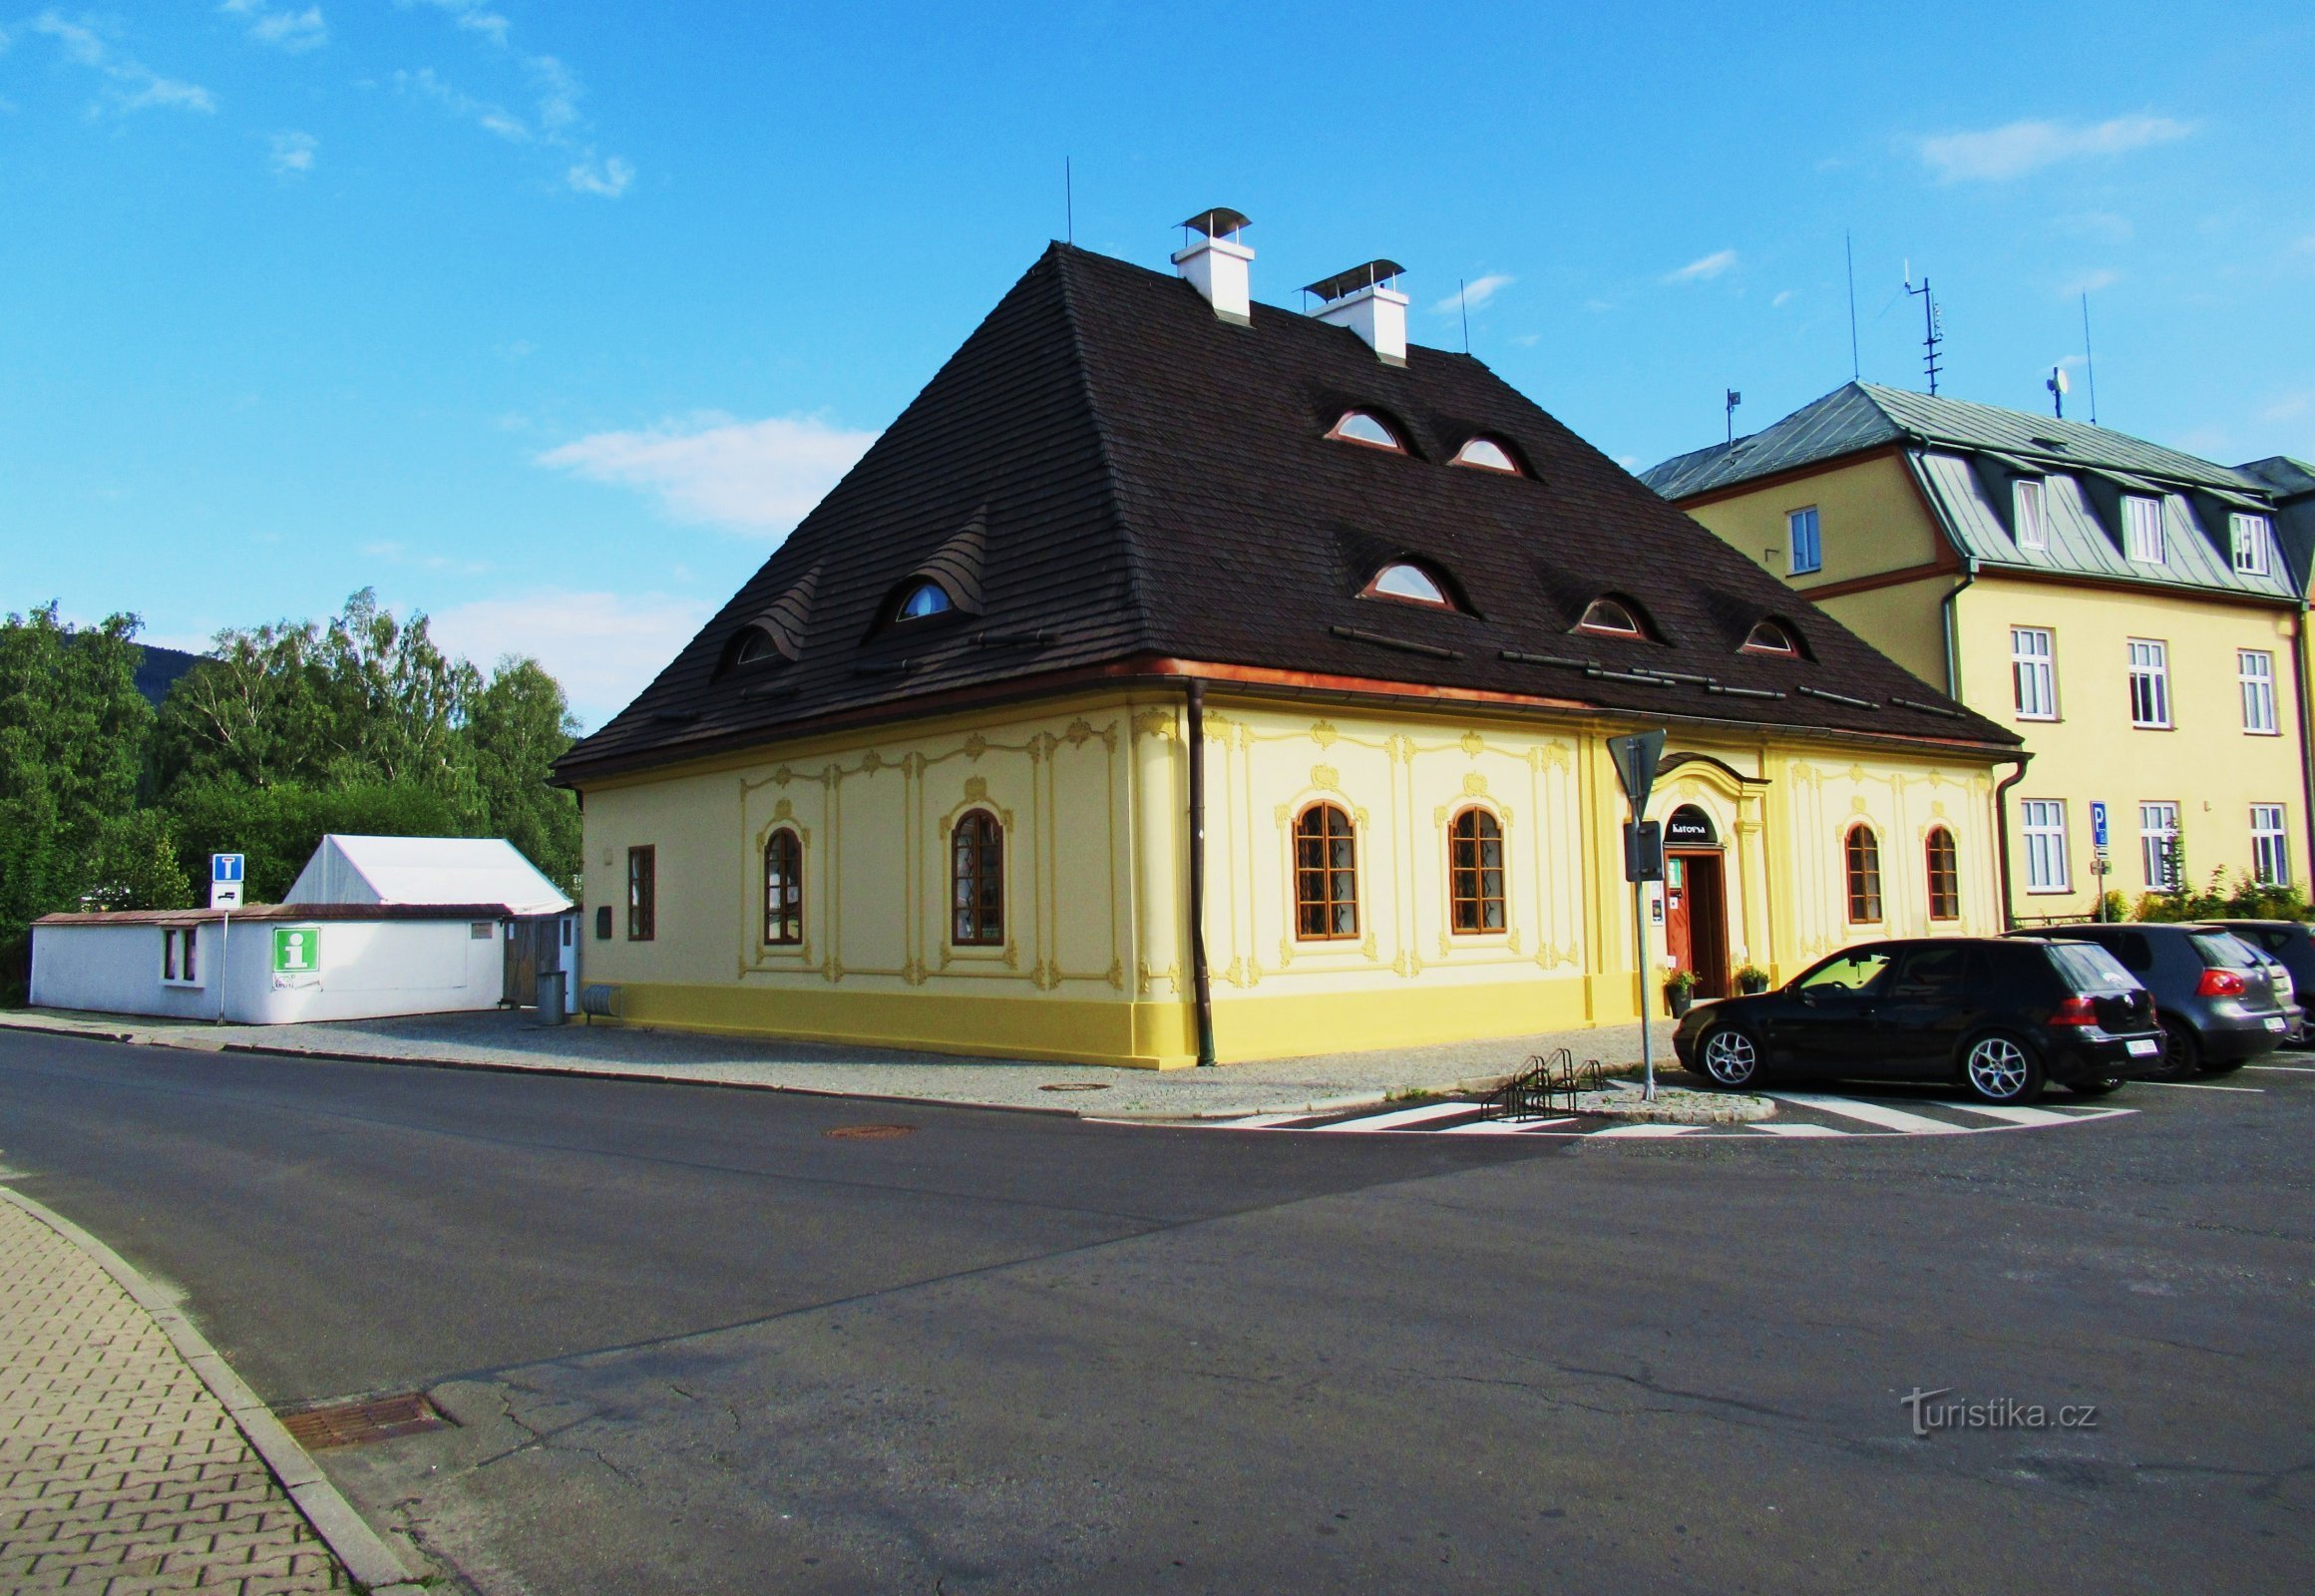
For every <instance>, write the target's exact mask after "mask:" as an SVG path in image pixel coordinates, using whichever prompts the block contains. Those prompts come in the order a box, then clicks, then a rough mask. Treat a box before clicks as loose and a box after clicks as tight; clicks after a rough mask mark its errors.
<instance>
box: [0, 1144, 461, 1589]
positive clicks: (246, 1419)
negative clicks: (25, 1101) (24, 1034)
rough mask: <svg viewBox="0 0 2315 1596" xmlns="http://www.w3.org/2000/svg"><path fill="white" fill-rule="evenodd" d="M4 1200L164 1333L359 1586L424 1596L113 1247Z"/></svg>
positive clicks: (45, 1211) (23, 1201) (40, 1209)
mask: <svg viewBox="0 0 2315 1596" xmlns="http://www.w3.org/2000/svg"><path fill="white" fill-rule="evenodd" d="M0 1201H5V1202H8V1203H11V1204H13V1205H15V1206H16V1207H17V1208H19V1209H21V1210H22V1211H23V1212H25V1213H26V1214H29V1215H30V1216H31V1217H32V1218H34V1219H37V1220H39V1221H40V1222H41V1223H42V1224H44V1225H46V1226H47V1227H48V1228H49V1229H51V1230H53V1231H55V1232H56V1233H57V1234H58V1235H60V1236H62V1237H63V1238H64V1239H65V1240H67V1241H69V1242H71V1243H72V1244H73V1245H74V1246H76V1247H78V1248H80V1250H81V1251H82V1252H84V1253H87V1254H88V1255H89V1257H91V1258H92V1259H94V1260H95V1261H96V1263H97V1265H98V1267H100V1268H101V1269H103V1270H104V1271H105V1273H106V1274H108V1275H110V1276H112V1277H113V1280H114V1281H115V1283H116V1284H118V1285H119V1286H120V1287H121V1289H122V1290H123V1291H125V1292H127V1293H128V1294H129V1296H130V1298H131V1299H132V1300H133V1301H135V1302H136V1304H137V1306H138V1307H140V1308H142V1309H144V1310H145V1312H146V1314H147V1315H148V1316H149V1317H151V1319H152V1320H153V1322H154V1324H155V1325H157V1326H159V1327H160V1329H161V1333H162V1334H163V1335H165V1336H167V1337H168V1338H169V1342H170V1345H171V1346H173V1347H175V1348H176V1349H177V1354H178V1356H179V1357H180V1358H183V1359H184V1360H185V1362H186V1365H187V1367H188V1368H190V1369H192V1370H193V1373H194V1374H196V1375H198V1376H199V1377H200V1380H201V1384H202V1385H204V1386H206V1387H207V1388H208V1390H209V1394H210V1395H211V1396H213V1397H216V1399H217V1401H218V1403H219V1404H220V1405H221V1406H222V1407H223V1408H224V1410H225V1413H226V1415H227V1416H228V1417H230V1418H231V1419H232V1420H233V1423H234V1424H235V1425H236V1426H238V1427H239V1429H240V1431H241V1433H242V1434H243V1435H244V1436H245V1437H247V1439H248V1442H249V1445H250V1448H251V1449H252V1450H254V1451H255V1452H256V1453H257V1456H258V1458H259V1459H260V1460H261V1461H263V1463H264V1464H265V1466H266V1468H267V1469H269V1470H270V1471H271V1472H272V1474H273V1477H274V1478H275V1479H276V1480H278V1481H279V1482H280V1485H281V1488H282V1489H283V1490H284V1491H286V1492H287V1493H288V1495H289V1499H290V1500H291V1501H293V1502H295V1503H296V1504H297V1508H298V1510H299V1511H300V1512H302V1513H303V1514H304V1515H305V1519H306V1522H307V1523H309V1524H311V1525H312V1526H313V1529H314V1533H315V1534H317V1535H319V1536H320V1537H321V1539H322V1543H323V1544H324V1545H326V1546H328V1547H329V1549H330V1552H331V1553H332V1554H333V1555H334V1556H335V1557H336V1558H337V1560H338V1562H339V1564H340V1565H342V1566H343V1567H344V1569H345V1571H346V1573H347V1575H348V1576H349V1577H350V1578H351V1579H352V1580H353V1581H354V1583H355V1584H356V1585H357V1586H359V1587H361V1588H362V1589H364V1590H366V1591H368V1592H369V1593H370V1596H424V1593H425V1587H423V1586H422V1585H420V1584H419V1583H418V1582H417V1581H416V1579H415V1578H414V1576H413V1575H412V1574H411V1572H410V1570H409V1569H408V1568H407V1567H405V1566H404V1565H403V1562H402V1559H401V1558H400V1557H398V1556H396V1555H395V1553H394V1550H393V1548H392V1547H390V1546H388V1545H387V1544H386V1543H385V1541H384V1540H382V1539H380V1538H379V1536H378V1532H377V1531H376V1530H374V1529H372V1528H371V1527H370V1526H369V1525H368V1524H367V1523H366V1522H364V1521H363V1519H362V1517H361V1515H360V1514H358V1513H356V1512H355V1511H354V1510H353V1508H352V1507H351V1506H349V1505H348V1504H347V1502H346V1499H345V1497H344V1496H342V1495H340V1494H339V1493H338V1488H337V1487H336V1486H335V1485H332V1484H331V1483H330V1482H329V1480H328V1478H327V1477H326V1476H325V1475H324V1474H323V1473H322V1471H321V1469H320V1468H319V1467H318V1466H317V1465H316V1464H315V1463H314V1460H313V1458H312V1456H311V1455H310V1454H308V1453H307V1451H306V1450H305V1448H304V1447H302V1446H300V1445H298V1444H297V1442H296V1441H295V1440H294V1439H293V1438H291V1436H290V1433H289V1431H288V1430H286V1429H284V1428H282V1427H281V1421H280V1420H279V1419H277V1418H275V1417H274V1416H273V1410H272V1409H271V1408H269V1407H267V1406H266V1405H265V1404H264V1403H263V1402H262V1401H259V1400H258V1399H257V1394H256V1393H255V1392H253V1391H251V1390H250V1389H249V1387H248V1383H247V1382H245V1381H244V1380H242V1379H241V1377H240V1376H238V1375H236V1374H234V1373H233V1371H232V1369H231V1368H230V1367H229V1366H228V1365H227V1364H226V1363H225V1361H224V1360H223V1359H222V1358H219V1357H218V1356H217V1353H216V1349H215V1348H213V1347H211V1346H210V1345H209V1344H208V1340H207V1338H205V1337H204V1336H202V1335H201V1333H200V1332H199V1331H197V1330H195V1329H194V1328H193V1322H192V1321H191V1320H189V1319H187V1318H186V1317H185V1314H184V1313H183V1311H181V1310H180V1309H179V1308H178V1307H177V1306H176V1305H175V1304H174V1303H172V1302H170V1300H169V1299H168V1298H166V1297H164V1296H163V1295H162V1294H161V1293H160V1292H158V1291H156V1290H155V1289H154V1287H153V1283H152V1282H151V1281H149V1280H147V1279H146V1278H145V1277H144V1276H143V1275H142V1274H140V1273H139V1272H138V1271H137V1269H136V1267H135V1266H134V1265H132V1264H131V1263H130V1262H129V1261H128V1260H127V1259H125V1258H123V1257H122V1256H121V1255H120V1254H119V1253H117V1252H115V1251H113V1249H112V1248H110V1247H108V1246H106V1245H105V1244H104V1243H103V1242H101V1241H99V1240H98V1239H97V1238H96V1237H94V1236H92V1235H90V1234H89V1233H88V1232H87V1231H85V1230H83V1229H82V1228H81V1227H80V1226H78V1225H76V1224H74V1223H73V1222H72V1221H71V1220H69V1219H67V1218H65V1217H64V1215H62V1214H60V1213H57V1212H56V1211H55V1210H53V1209H51V1208H49V1207H47V1206H46V1205H45V1204H42V1203H37V1202H35V1201H33V1200H32V1199H31V1198H30V1197H27V1196H25V1195H24V1194H23V1193H22V1192H19V1191H15V1190H12V1189H10V1188H9V1187H6V1186H0Z"/></svg>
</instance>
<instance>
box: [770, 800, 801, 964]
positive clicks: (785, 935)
mask: <svg viewBox="0 0 2315 1596" xmlns="http://www.w3.org/2000/svg"><path fill="white" fill-rule="evenodd" d="M764 941H765V942H766V943H767V944H769V945H770V946H772V947H774V948H794V947H796V946H798V945H800V944H801V943H802V942H803V941H804V844H803V842H802V841H801V840H800V839H799V838H798V837H797V836H796V834H795V833H794V832H792V831H790V830H789V829H788V828H787V827H785V826H782V827H781V828H780V829H779V830H777V831H775V832H773V833H772V834H771V836H770V837H768V838H766V839H765V841H764Z"/></svg>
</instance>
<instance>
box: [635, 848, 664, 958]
mask: <svg viewBox="0 0 2315 1596" xmlns="http://www.w3.org/2000/svg"><path fill="white" fill-rule="evenodd" d="M658 938H659V850H658V849H657V848H656V847H654V846H652V845H651V844H648V843H646V844H644V845H643V846H641V847H637V848H629V849H628V850H627V941H629V942H656V941H658Z"/></svg>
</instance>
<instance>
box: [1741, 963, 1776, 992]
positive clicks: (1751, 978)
mask: <svg viewBox="0 0 2315 1596" xmlns="http://www.w3.org/2000/svg"><path fill="white" fill-rule="evenodd" d="M1767 990H1768V972H1766V971H1765V970H1762V969H1761V968H1760V967H1759V966H1758V965H1746V966H1744V968H1743V969H1741V970H1739V971H1737V972H1736V991H1737V992H1739V993H1741V994H1743V995H1744V996H1745V997H1747V998H1756V997H1758V996H1759V995H1760V994H1761V993H1764V992H1766V991H1767Z"/></svg>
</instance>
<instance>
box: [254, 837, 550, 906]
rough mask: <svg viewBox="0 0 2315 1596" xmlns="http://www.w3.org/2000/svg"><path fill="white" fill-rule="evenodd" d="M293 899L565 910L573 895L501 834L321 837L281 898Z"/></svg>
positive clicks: (299, 900)
mask: <svg viewBox="0 0 2315 1596" xmlns="http://www.w3.org/2000/svg"><path fill="white" fill-rule="evenodd" d="M282 901H283V902H284V903H288V904H407V905H439V904H469V905H471V904H501V905H504V906H505V908H506V909H507V911H508V912H509V913H511V914H516V915H559V914H561V913H562V912H563V911H565V910H566V909H569V908H570V907H571V900H570V899H569V898H566V897H564V896H563V894H562V893H560V892H558V891H556V889H555V883H553V882H551V881H549V880H548V879H547V878H546V877H545V876H543V875H541V874H540V873H539V870H538V868H537V867H536V866H534V865H533V864H532V863H531V861H530V860H528V859H526V858H524V857H523V855H522V852H521V850H519V849H518V848H516V847H515V845H514V844H513V843H511V842H508V841H507V840H506V839H504V838H502V837H345V836H339V835H337V834H336V833H334V832H333V833H331V834H330V835H329V836H326V837H324V838H322V839H321V846H320V847H318V848H316V849H314V851H313V857H312V858H311V859H308V860H307V861H306V862H305V868H304V869H303V870H301V871H299V872H298V874H297V881H296V883H295V884H294V885H292V886H291V887H290V889H289V893H288V896H287V897H286V898H284V899H283V900H282Z"/></svg>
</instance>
